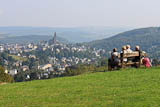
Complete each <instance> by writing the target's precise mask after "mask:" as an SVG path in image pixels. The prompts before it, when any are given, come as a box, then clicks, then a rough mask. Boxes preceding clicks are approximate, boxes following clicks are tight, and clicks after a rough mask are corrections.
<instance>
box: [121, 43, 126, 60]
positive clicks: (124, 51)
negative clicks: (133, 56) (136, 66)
mask: <svg viewBox="0 0 160 107" xmlns="http://www.w3.org/2000/svg"><path fill="white" fill-rule="evenodd" d="M125 53H127V51H126V46H122V51H121V55H122V54H125ZM123 61H124V62H127V58H124V59H123Z"/></svg>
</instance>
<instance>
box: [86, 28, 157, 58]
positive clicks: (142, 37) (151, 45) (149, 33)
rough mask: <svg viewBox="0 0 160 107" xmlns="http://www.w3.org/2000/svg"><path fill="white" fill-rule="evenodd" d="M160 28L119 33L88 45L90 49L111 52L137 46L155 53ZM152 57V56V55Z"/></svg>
mask: <svg viewBox="0 0 160 107" xmlns="http://www.w3.org/2000/svg"><path fill="white" fill-rule="evenodd" d="M159 41H160V27H149V28H141V29H135V30H131V31H127V32H124V33H120V34H118V35H115V36H113V37H110V38H106V39H102V40H97V41H93V42H90V43H88V44H89V45H90V46H92V47H96V48H104V49H107V50H108V51H111V50H112V49H113V48H115V47H116V48H119V50H120V49H121V46H123V45H127V44H130V45H131V47H132V48H134V47H135V45H139V46H140V47H141V49H142V50H145V51H147V52H149V53H150V54H152V53H157V51H159V50H160V48H159V47H160V42H159ZM157 54H158V53H157ZM153 56H154V55H153Z"/></svg>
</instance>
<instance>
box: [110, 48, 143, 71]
mask: <svg viewBox="0 0 160 107" xmlns="http://www.w3.org/2000/svg"><path fill="white" fill-rule="evenodd" d="M144 55H145V53H142V52H141V51H135V52H132V53H124V52H123V53H120V54H119V55H118V59H119V63H118V64H114V62H112V61H109V62H108V70H113V69H115V68H125V67H136V68H139V67H140V66H141V64H142V61H141V59H142V56H144ZM125 59H127V61H125ZM113 64H114V65H115V66H114V65H113Z"/></svg>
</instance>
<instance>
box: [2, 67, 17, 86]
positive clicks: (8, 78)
mask: <svg viewBox="0 0 160 107" xmlns="http://www.w3.org/2000/svg"><path fill="white" fill-rule="evenodd" d="M2 82H7V83H11V82H14V79H13V78H12V77H11V76H10V75H8V74H6V73H5V72H4V68H3V67H0V83H2Z"/></svg>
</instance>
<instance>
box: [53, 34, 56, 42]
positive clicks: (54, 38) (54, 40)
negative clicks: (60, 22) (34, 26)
mask: <svg viewBox="0 0 160 107" xmlns="http://www.w3.org/2000/svg"><path fill="white" fill-rule="evenodd" d="M56 42H57V41H56V32H55V33H54V37H53V44H56Z"/></svg>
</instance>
